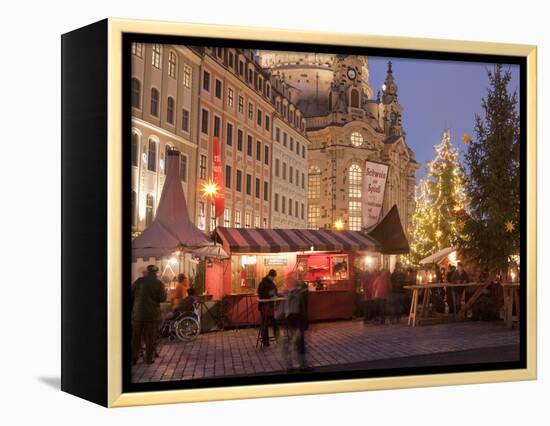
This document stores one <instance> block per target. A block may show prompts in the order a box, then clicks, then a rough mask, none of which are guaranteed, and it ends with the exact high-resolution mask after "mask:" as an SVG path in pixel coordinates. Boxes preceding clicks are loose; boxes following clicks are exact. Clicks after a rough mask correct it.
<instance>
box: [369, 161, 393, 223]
mask: <svg viewBox="0 0 550 426" xmlns="http://www.w3.org/2000/svg"><path fill="white" fill-rule="evenodd" d="M387 179H388V165H386V164H380V163H373V162H371V161H366V162H365V173H364V175H363V227H364V228H369V227H371V226H372V225H375V224H376V223H378V220H379V219H380V213H381V211H382V205H383V204H384V192H385V189H386V181H387Z"/></svg>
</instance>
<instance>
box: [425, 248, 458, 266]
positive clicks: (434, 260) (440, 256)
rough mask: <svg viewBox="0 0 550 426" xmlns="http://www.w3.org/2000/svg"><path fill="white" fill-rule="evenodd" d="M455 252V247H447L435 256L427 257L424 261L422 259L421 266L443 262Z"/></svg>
mask: <svg viewBox="0 0 550 426" xmlns="http://www.w3.org/2000/svg"><path fill="white" fill-rule="evenodd" d="M455 250H456V248H455V247H446V248H444V249H442V250H439V251H437V252H435V253H434V254H432V255H430V256H428V257H425V258H424V259H422V260H421V261H420V264H421V265H429V264H431V263H438V262H439V261H440V260H442V259H443V258H444V257H446V256H448V255H449V254H451V253H452V252H453V251H455Z"/></svg>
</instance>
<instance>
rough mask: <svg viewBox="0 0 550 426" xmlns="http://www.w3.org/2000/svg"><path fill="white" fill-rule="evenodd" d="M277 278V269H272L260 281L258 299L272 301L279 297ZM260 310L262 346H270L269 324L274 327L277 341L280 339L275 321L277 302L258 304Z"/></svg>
mask: <svg viewBox="0 0 550 426" xmlns="http://www.w3.org/2000/svg"><path fill="white" fill-rule="evenodd" d="M276 276H277V272H276V271H275V269H271V270H270V271H269V272H268V273H267V275H266V276H265V277H264V278H263V279H262V281H260V284H259V285H258V299H271V298H273V297H277V296H278V293H277V286H276V285H275V277H276ZM258 309H259V310H260V317H261V323H260V329H261V332H262V336H261V337H262V346H269V331H268V326H269V322H271V324H272V326H273V335H274V336H275V338H276V339H277V338H278V337H279V327H278V325H277V320H276V319H275V302H258Z"/></svg>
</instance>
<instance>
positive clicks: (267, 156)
mask: <svg viewBox="0 0 550 426" xmlns="http://www.w3.org/2000/svg"><path fill="white" fill-rule="evenodd" d="M264 163H265V164H267V165H269V147H268V146H267V145H266V146H264Z"/></svg>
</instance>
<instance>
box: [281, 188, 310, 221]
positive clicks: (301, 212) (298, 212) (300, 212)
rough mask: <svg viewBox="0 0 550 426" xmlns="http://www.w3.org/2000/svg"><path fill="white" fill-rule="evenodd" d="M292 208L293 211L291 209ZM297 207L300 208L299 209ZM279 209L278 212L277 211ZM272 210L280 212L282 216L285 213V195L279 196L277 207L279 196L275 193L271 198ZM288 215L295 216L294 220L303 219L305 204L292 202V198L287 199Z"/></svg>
mask: <svg viewBox="0 0 550 426" xmlns="http://www.w3.org/2000/svg"><path fill="white" fill-rule="evenodd" d="M293 206H294V209H293V208H292V207H293ZM299 207H301V208H300V209H299ZM279 208H280V210H279ZM273 210H275V211H276V212H279V211H280V212H281V213H283V214H286V213H287V197H286V195H282V196H281V204H280V206H279V194H277V193H275V194H274V198H273ZM288 215H289V216H295V217H296V219H298V217H300V218H301V219H305V204H304V203H299V202H298V201H296V200H294V201H293V200H292V198H288Z"/></svg>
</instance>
